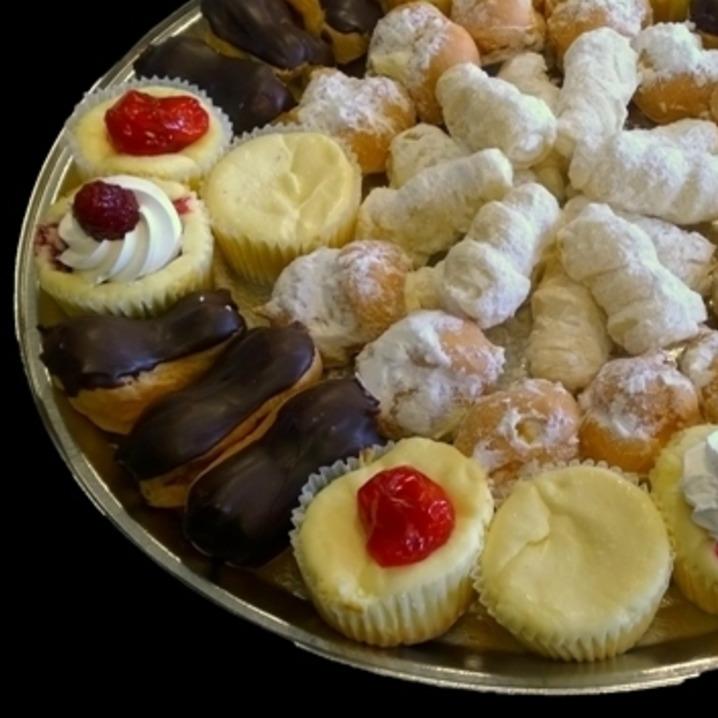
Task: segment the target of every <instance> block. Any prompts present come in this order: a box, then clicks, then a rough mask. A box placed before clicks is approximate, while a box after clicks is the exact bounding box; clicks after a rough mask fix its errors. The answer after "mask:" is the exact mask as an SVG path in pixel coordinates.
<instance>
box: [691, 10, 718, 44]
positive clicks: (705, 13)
mask: <svg viewBox="0 0 718 718" xmlns="http://www.w3.org/2000/svg"><path fill="white" fill-rule="evenodd" d="M690 19H691V22H692V23H693V24H694V25H695V26H696V30H698V32H699V33H700V34H701V36H702V37H703V44H704V45H705V47H711V48H715V47H718V0H693V1H692V2H691V7H690Z"/></svg>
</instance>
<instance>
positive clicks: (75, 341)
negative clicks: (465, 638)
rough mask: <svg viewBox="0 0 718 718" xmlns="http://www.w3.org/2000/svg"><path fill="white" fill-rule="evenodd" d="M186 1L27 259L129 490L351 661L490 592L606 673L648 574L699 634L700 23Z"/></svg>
mask: <svg viewBox="0 0 718 718" xmlns="http://www.w3.org/2000/svg"><path fill="white" fill-rule="evenodd" d="M200 5H201V13H202V16H203V17H202V20H201V21H200V22H199V24H198V25H197V26H196V27H195V28H194V29H193V31H192V33H190V34H185V35H182V36H179V37H174V38H169V39H166V40H164V41H163V42H161V43H159V44H157V45H154V46H151V47H148V48H146V49H145V51H144V52H143V53H142V54H141V56H140V57H139V59H138V60H137V61H136V63H135V72H136V75H137V76H138V78H143V79H137V80H132V81H130V82H128V83H125V84H123V85H118V86H114V87H112V88H109V89H105V90H100V91H97V92H94V93H92V94H90V95H88V96H87V97H86V98H85V99H84V100H83V101H82V102H81V103H80V104H79V105H78V107H77V109H76V111H75V112H74V114H73V116H72V117H71V118H70V120H69V121H68V124H67V127H66V132H65V140H66V144H67V147H68V148H69V150H70V152H71V153H72V156H73V157H74V160H75V166H76V167H77V169H78V171H79V172H78V173H77V174H76V175H75V176H77V177H79V179H80V181H79V184H76V185H70V184H68V187H67V192H66V193H64V196H62V197H61V198H59V199H58V201H57V202H56V203H55V204H54V205H52V206H51V207H50V208H49V209H48V210H47V212H46V214H45V216H44V218H43V220H42V222H41V223H40V225H39V226H38V227H37V231H36V235H35V245H34V250H35V257H36V263H35V264H36V272H37V278H38V284H39V286H40V288H41V290H43V291H44V292H45V293H46V294H47V295H49V296H50V297H51V298H52V299H53V300H54V301H55V304H56V305H57V306H58V308H59V309H60V310H62V312H64V313H65V314H66V315H67V316H65V317H63V318H62V319H60V320H58V321H56V322H55V323H49V322H48V323H47V324H43V326H42V327H40V328H39V331H40V337H41V343H42V354H41V360H42V362H43V363H44V365H45V367H46V368H47V370H48V373H49V375H50V377H51V380H52V383H53V385H54V386H55V387H56V389H57V391H58V393H59V394H64V395H65V396H66V397H67V400H68V401H69V403H70V405H71V406H72V407H74V409H75V410H76V411H77V412H79V413H80V414H82V415H84V416H85V417H86V418H87V419H88V420H89V421H90V422H91V423H92V424H94V425H95V426H96V427H98V428H99V429H100V430H102V431H104V432H106V434H107V435H108V436H107V440H108V442H109V443H110V444H111V445H112V447H113V450H114V458H115V462H116V463H117V465H118V466H119V467H120V468H121V470H122V471H123V472H124V474H125V475H126V478H127V480H128V481H130V482H133V484H134V485H135V486H136V487H137V490H138V491H139V492H140V494H141V495H142V497H144V499H145V500H146V502H147V503H148V504H149V505H150V506H152V507H155V508H157V509H171V510H173V511H175V512H176V513H177V514H178V515H179V517H180V523H181V526H182V530H183V532H184V534H185V536H186V538H187V539H188V541H189V542H190V543H191V544H192V545H193V546H194V547H195V548H196V549H197V550H198V551H199V552H201V553H203V554H205V555H207V556H208V557H210V558H211V559H212V560H214V561H219V562H228V563H229V564H231V565H233V566H236V567H241V568H244V569H245V570H252V569H253V568H255V567H258V566H263V565H264V564H266V563H267V562H269V561H271V560H272V559H274V558H275V557H277V556H278V555H279V554H281V553H283V552H286V554H287V556H293V558H294V559H295V560H296V565H297V566H298V568H299V572H300V573H301V577H302V580H303V582H304V586H305V588H306V591H307V593H308V595H309V597H310V598H311V600H312V602H313V604H314V605H315V606H316V609H317V611H318V613H319V614H320V615H321V616H322V617H323V619H324V620H325V621H326V622H327V624H329V626H331V627H333V628H334V629H335V630H337V631H339V632H340V633H342V634H344V635H345V636H348V637H350V638H352V639H354V640H357V641H361V642H364V643H367V644H371V645H376V646H384V647H388V646H397V645H403V644H404V645H405V644H415V643H419V642H423V641H427V640H431V639H434V638H437V637H439V636H441V635H442V634H444V633H445V632H446V631H448V630H449V629H450V628H451V626H452V625H454V624H455V623H456V622H457V620H459V619H460V617H461V616H462V615H464V614H465V613H467V611H469V610H470V607H471V606H472V604H474V603H475V601H477V600H478V601H479V602H480V603H481V604H482V605H483V607H484V609H485V610H486V611H487V612H488V614H490V616H492V617H493V619H495V621H497V622H498V623H499V624H501V626H503V627H504V628H505V629H507V630H508V631H509V632H510V633H511V634H512V635H513V636H514V637H515V638H516V639H517V640H518V641H519V642H520V643H521V644H523V645H524V646H525V647H526V648H527V649H528V650H530V651H533V652H536V653H538V654H541V655H543V656H548V657H551V658H555V659H562V660H573V661H593V660H600V659H605V658H609V657H612V656H615V655H617V654H619V653H622V652H624V651H627V650H629V649H631V648H632V647H633V646H635V645H636V644H637V643H638V642H639V641H640V640H641V638H642V637H643V636H644V634H645V633H646V631H647V629H648V627H649V625H650V624H651V622H652V621H653V619H654V616H655V615H656V612H657V611H658V610H659V607H660V605H661V601H662V599H663V596H664V593H665V591H666V589H667V587H668V584H669V582H670V581H671V578H673V580H674V581H675V584H676V585H677V586H678V588H679V589H680V591H682V593H683V594H684V595H685V597H686V599H687V600H688V601H690V602H691V603H692V604H694V605H695V606H696V607H697V609H696V610H699V609H700V610H702V611H703V612H705V613H706V614H712V615H714V616H715V615H718V593H717V592H718V551H717V549H716V546H717V545H718V544H717V541H718V425H716V423H715V422H716V421H718V324H716V322H717V321H718V320H717V316H718V314H717V313H718V259H717V254H716V245H717V244H718V127H717V126H716V121H717V120H718V107H717V106H718V68H717V67H716V60H717V59H718V50H717V49H715V38H716V30H717V26H716V16H715V12H714V9H713V7H712V5H711V3H707V2H704V1H703V0H694V1H693V2H690V3H689V2H687V1H685V0H681V1H678V0H671V2H665V1H664V0H660V1H659V0H655V1H654V2H652V3H651V2H648V0H615V1H614V0H612V1H611V2H609V1H608V0H551V1H549V0H545V1H544V2H534V1H532V0H453V2H444V1H443V0H437V1H436V2H431V3H429V2H403V1H401V0H399V1H397V0H382V1H381V2H379V0H271V2H268V1H266V0H265V1H263V2H259V1H252V2H247V1H246V0H203V2H202V3H201V4H200ZM689 13H690V14H689ZM689 17H690V21H688V18H689ZM495 507H498V508H496V510H495Z"/></svg>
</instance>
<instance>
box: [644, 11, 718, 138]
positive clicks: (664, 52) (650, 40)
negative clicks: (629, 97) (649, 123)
mask: <svg viewBox="0 0 718 718" xmlns="http://www.w3.org/2000/svg"><path fill="white" fill-rule="evenodd" d="M634 47H635V48H636V50H637V52H638V54H639V68H640V72H641V84H640V87H639V88H638V91H637V92H636V96H635V98H634V101H635V103H636V105H638V107H639V108H640V109H641V111H642V112H643V113H644V114H645V115H646V116H647V117H649V118H650V119H651V120H653V121H654V122H657V123H659V124H665V123H668V122H675V121H676V120H680V119H682V118H685V117H703V118H706V119H710V117H711V114H712V111H711V102H714V101H715V100H714V99H713V98H714V96H715V94H716V93H717V92H718V50H704V49H703V46H702V44H701V38H700V36H699V35H696V34H694V33H692V32H691V31H690V29H689V27H688V25H680V24H676V23H664V24H659V25H654V26H653V27H649V28H647V29H646V30H644V31H643V32H642V33H641V34H640V35H639V36H638V37H637V38H636V39H635V41H634ZM714 119H715V118H714Z"/></svg>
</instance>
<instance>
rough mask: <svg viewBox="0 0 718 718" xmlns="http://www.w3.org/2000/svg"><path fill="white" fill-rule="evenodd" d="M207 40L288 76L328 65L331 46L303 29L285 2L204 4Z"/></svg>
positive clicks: (205, 0) (215, 0) (206, 0)
mask: <svg viewBox="0 0 718 718" xmlns="http://www.w3.org/2000/svg"><path fill="white" fill-rule="evenodd" d="M200 9H201V11H202V15H203V16H204V18H205V19H206V20H207V23H208V24H209V26H210V28H211V31H212V32H211V33H210V34H209V35H208V37H207V40H208V42H209V43H210V44H211V45H217V46H218V49H219V50H221V51H222V52H232V51H234V52H235V53H237V52H239V53H244V54H248V55H251V56H254V57H256V58H258V59H260V60H263V61H264V62H267V63H269V64H270V65H272V66H273V67H274V68H276V70H277V71H278V72H280V73H281V74H284V75H288V76H294V75H300V74H302V73H303V72H304V71H305V70H307V69H308V68H309V67H312V66H317V65H329V64H331V63H332V55H331V50H330V48H329V46H328V45H327V44H326V43H325V42H323V41H322V40H320V39H319V38H317V37H314V36H313V35H311V34H310V33H308V32H307V31H306V30H304V28H302V27H301V26H300V25H299V24H298V22H297V21H296V20H295V17H294V15H293V14H292V11H291V10H290V7H289V5H288V4H287V3H286V2H285V0H202V2H201V3H200Z"/></svg>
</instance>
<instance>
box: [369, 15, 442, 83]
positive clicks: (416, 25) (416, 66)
mask: <svg viewBox="0 0 718 718" xmlns="http://www.w3.org/2000/svg"><path fill="white" fill-rule="evenodd" d="M448 28H449V21H448V20H447V19H446V17H444V15H443V14H442V13H441V12H440V11H439V10H437V9H436V8H435V7H434V6H433V5H429V4H428V3H411V4H409V5H406V6H401V7H399V8H397V9H396V10H393V11H392V12H390V13H389V14H388V15H386V16H385V17H384V18H383V19H381V20H380V21H379V22H378V23H377V26H376V28H375V29H374V34H373V35H372V39H371V43H370V45H369V59H368V68H369V70H370V71H371V72H373V73H375V74H377V75H388V76H389V77H393V78H395V79H396V80H399V82H401V83H402V84H404V85H405V86H406V87H407V88H408V89H409V90H412V91H413V90H416V89H418V88H419V87H420V86H421V85H422V84H423V82H424V77H425V74H426V71H427V70H428V68H429V66H430V65H431V61H432V59H433V58H434V57H435V56H436V55H437V53H438V52H439V51H440V50H441V48H442V47H443V45H444V43H445V42H446V39H447V29H448Z"/></svg>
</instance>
